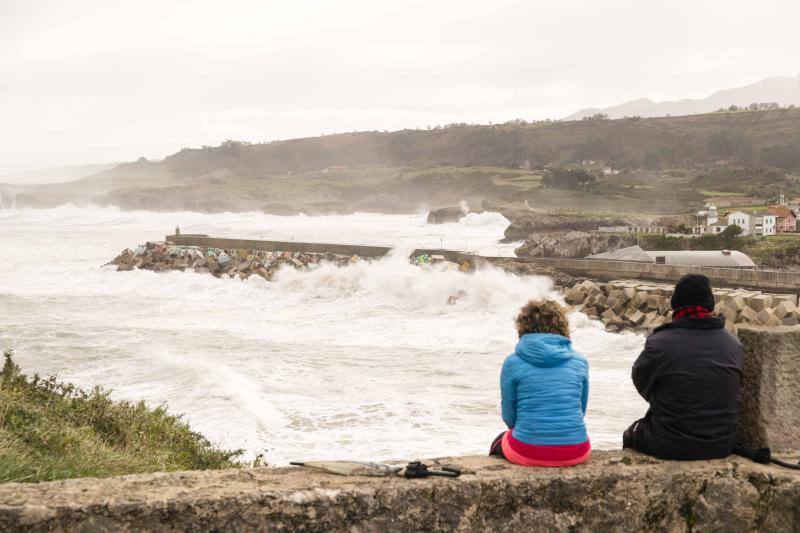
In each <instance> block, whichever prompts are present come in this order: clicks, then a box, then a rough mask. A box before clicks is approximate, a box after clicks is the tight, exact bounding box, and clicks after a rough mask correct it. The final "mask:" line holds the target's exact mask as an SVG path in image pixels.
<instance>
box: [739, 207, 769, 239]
mask: <svg viewBox="0 0 800 533" xmlns="http://www.w3.org/2000/svg"><path fill="white" fill-rule="evenodd" d="M733 224H736V225H737V226H739V227H740V228H742V235H745V236H747V235H755V236H758V237H760V236H763V235H775V234H776V233H777V226H778V217H777V215H771V214H769V213H766V212H763V211H760V212H755V213H745V212H744V211H733V212H731V213H728V225H733Z"/></svg>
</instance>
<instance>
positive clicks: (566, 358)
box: [500, 333, 589, 446]
mask: <svg viewBox="0 0 800 533" xmlns="http://www.w3.org/2000/svg"><path fill="white" fill-rule="evenodd" d="M500 391H501V393H502V409H503V422H505V423H506V425H507V426H508V427H509V428H513V430H514V438H516V439H517V440H520V441H522V442H525V443H527V444H538V445H544V446H552V445H569V444H581V443H583V442H586V441H587V440H588V436H587V434H586V425H585V424H584V422H583V415H584V414H586V403H587V402H588V400H589V363H587V362H586V359H584V357H583V356H581V355H580V354H579V353H578V352H576V351H575V350H573V349H572V342H570V340H569V339H567V338H566V337H562V336H561V335H553V334H550V333H529V334H527V335H523V336H522V337H520V339H519V342H518V343H517V347H516V349H515V350H514V353H513V354H511V355H509V356H508V358H506V360H505V363H503V371H502V372H501V373H500Z"/></svg>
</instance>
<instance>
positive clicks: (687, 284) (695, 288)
mask: <svg viewBox="0 0 800 533" xmlns="http://www.w3.org/2000/svg"><path fill="white" fill-rule="evenodd" d="M671 303H672V308H673V309H678V308H679V307H683V306H685V305H699V306H701V307H705V308H706V309H708V310H709V311H713V310H714V294H713V293H712V292H711V282H710V281H709V280H708V278H707V277H705V276H703V275H702V274H686V275H685V276H683V277H682V278H681V279H679V280H678V283H676V284H675V292H674V293H673V294H672V302H671Z"/></svg>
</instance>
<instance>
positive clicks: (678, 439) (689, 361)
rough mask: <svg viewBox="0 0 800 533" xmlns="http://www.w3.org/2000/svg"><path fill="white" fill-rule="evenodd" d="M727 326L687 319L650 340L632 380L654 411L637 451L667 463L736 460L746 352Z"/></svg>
mask: <svg viewBox="0 0 800 533" xmlns="http://www.w3.org/2000/svg"><path fill="white" fill-rule="evenodd" d="M724 326H725V322H724V320H723V319H722V318H720V317H709V318H682V319H678V320H675V321H673V322H671V323H668V324H665V325H664V326H661V327H660V328H657V329H656V330H655V331H654V332H653V334H652V335H651V336H650V337H649V338H648V339H647V342H646V344H645V347H644V351H643V352H642V353H641V355H639V358H638V359H637V360H636V362H635V363H634V365H633V372H632V377H633V383H634V385H636V390H638V391H639V394H641V395H642V397H643V398H644V399H645V400H647V402H648V403H649V404H650V409H649V410H648V411H647V415H646V416H645V418H644V419H642V420H641V421H639V423H638V424H637V425H636V428H635V430H634V431H633V434H632V435H631V439H632V441H631V442H630V446H631V447H633V448H634V449H636V450H638V451H641V452H643V453H647V454H649V455H653V456H656V457H660V458H662V459H713V458H719V457H726V456H728V455H730V453H731V449H732V448H733V445H734V442H735V440H736V425H737V418H738V412H739V385H740V384H741V380H742V367H743V365H744V349H743V348H742V345H741V343H740V342H739V340H738V339H737V338H736V337H735V336H734V335H732V334H731V333H729V332H728V331H726V330H725V328H724Z"/></svg>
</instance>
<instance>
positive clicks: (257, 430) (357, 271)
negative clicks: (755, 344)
mask: <svg viewBox="0 0 800 533" xmlns="http://www.w3.org/2000/svg"><path fill="white" fill-rule="evenodd" d="M480 216H481V217H482V218H483V222H481V223H479V224H473V223H471V222H466V219H467V218H468V217H469V215H468V217H465V219H462V221H461V222H459V223H457V224H443V225H440V226H436V225H428V224H426V223H425V219H424V216H421V215H419V216H417V215H414V216H398V215H374V214H356V215H349V216H333V217H277V216H270V215H263V214H260V213H225V214H217V215H206V214H201V213H191V212H181V213H150V212H144V211H134V212H125V211H120V210H118V209H115V208H88V209H83V208H78V207H75V206H69V205H67V206H62V207H60V208H57V209H49V210H33V209H18V210H0V250H2V257H3V261H2V263H3V269H2V273H0V348H7V347H12V348H15V350H16V352H17V357H18V359H19V361H20V363H21V365H22V367H23V369H24V370H25V371H26V372H40V373H45V374H46V373H56V374H58V375H59V376H60V377H62V378H64V379H68V380H72V381H74V382H76V383H78V384H80V385H83V386H92V385H95V384H101V385H105V386H107V387H110V388H112V389H113V390H114V392H113V394H114V396H115V397H118V398H126V399H144V400H146V401H147V402H149V403H152V404H159V403H162V402H166V403H167V404H168V406H169V408H170V410H171V411H173V412H179V413H185V414H186V415H187V418H188V420H189V421H190V422H191V424H192V425H193V426H194V427H195V428H196V429H198V430H199V431H201V432H203V433H205V434H206V435H208V436H209V437H210V438H211V439H212V440H214V441H217V442H220V443H222V444H224V445H225V446H228V447H244V448H245V449H247V450H248V453H249V454H250V455H252V454H253V453H256V452H259V451H265V452H266V455H267V459H268V460H270V461H272V462H275V463H283V462H286V461H288V460H291V459H298V460H302V459H309V458H315V457H316V458H320V457H322V458H344V457H351V458H363V459H387V458H397V459H404V458H415V457H425V456H435V455H443V454H451V453H484V452H485V451H486V447H487V443H488V442H489V441H490V440H491V438H492V437H494V436H495V434H496V433H497V432H499V431H500V430H501V429H502V423H501V422H500V419H499V413H498V407H499V391H498V375H499V368H500V365H501V363H502V360H503V358H504V357H505V356H506V355H507V354H508V353H509V352H510V351H511V350H512V349H513V345H514V340H515V335H514V328H513V317H514V314H515V313H516V311H517V310H518V308H519V306H520V305H522V303H524V302H525V301H526V300H527V299H529V298H532V297H536V296H554V297H555V296H556V295H554V294H553V293H552V284H551V282H550V280H549V279H547V278H535V277H525V278H520V277H517V276H512V275H509V274H507V273H505V272H502V271H499V270H485V271H479V272H477V273H475V274H463V273H460V272H456V271H452V270H447V269H445V268H443V267H438V266H434V267H430V268H422V269H421V268H418V267H414V266H411V265H409V264H408V262H407V261H406V259H405V258H404V257H403V256H402V254H399V253H397V254H394V255H392V256H390V257H387V258H385V259H383V260H381V261H378V262H374V263H365V262H360V263H356V264H352V265H350V266H347V267H343V268H338V267H335V266H333V265H322V266H321V267H320V268H318V269H316V270H314V271H312V272H306V273H301V272H297V271H294V270H285V271H282V272H281V273H280V275H279V276H278V277H277V280H276V281H275V282H273V283H269V282H265V281H264V280H262V279H260V278H256V277H253V278H251V279H249V280H247V281H246V282H239V281H235V280H222V279H216V278H213V277H211V276H207V275H197V274H188V273H186V274H184V273H179V272H170V273H166V274H155V273H152V272H147V271H134V272H124V273H118V272H116V271H114V270H113V269H108V268H106V269H103V268H100V265H102V264H103V263H105V262H107V261H108V260H110V259H111V258H113V257H114V256H115V255H116V254H117V253H119V251H120V250H121V249H122V248H125V247H130V246H133V245H136V244H139V243H141V242H144V241H146V240H158V239H161V238H163V235H164V234H166V233H171V231H172V229H174V227H175V225H176V224H178V225H180V226H181V229H182V231H184V232H185V233H208V234H211V235H214V236H231V237H248V238H272V239H280V240H291V239H292V238H294V239H295V240H297V241H307V240H313V241H327V242H357V243H361V242H364V243H367V244H397V245H398V246H401V247H405V248H408V249H410V248H413V247H416V246H419V247H435V246H438V245H439V241H440V240H441V241H442V242H443V243H444V245H445V247H452V248H458V247H459V246H457V245H458V244H459V243H460V242H464V243H465V245H466V246H461V248H464V247H467V248H469V249H478V250H485V251H488V252H490V253H497V250H498V249H499V250H500V251H501V252H503V253H509V252H510V250H512V249H513V245H503V246H498V245H497V244H496V242H497V240H498V239H500V238H501V237H502V234H503V230H504V229H505V227H506V225H507V224H508V221H506V220H505V219H504V218H502V216H500V215H497V216H495V215H494V214H486V213H484V214H482V215H480ZM448 244H449V245H450V246H448ZM459 291H464V293H465V295H464V296H463V297H462V298H460V299H459V300H458V301H457V302H456V304H455V305H447V299H448V298H449V297H450V296H452V295H454V294H458V293H459ZM571 324H572V328H573V339H574V341H575V344H576V346H577V348H578V349H579V350H581V351H582V352H584V353H585V354H586V355H587V357H588V359H589V362H590V366H591V389H592V394H591V400H590V404H589V412H588V417H587V419H588V424H589V429H590V434H591V437H592V440H593V444H594V445H595V446H596V447H610V446H618V445H619V435H620V433H621V431H622V430H623V429H624V428H625V426H626V424H627V423H629V422H630V421H631V419H632V418H633V417H635V416H638V415H641V413H642V412H643V407H644V404H643V403H642V402H641V400H640V399H639V398H638V397H637V395H636V393H635V391H634V390H633V387H632V386H631V384H630V382H629V373H630V371H629V369H630V365H631V363H632V361H633V358H634V357H635V355H636V354H637V352H638V350H639V349H641V345H642V339H641V337H638V336H635V335H611V334H608V333H606V332H605V331H604V330H603V329H602V328H601V327H600V326H599V325H598V324H597V323H596V322H592V321H589V320H588V319H586V318H585V317H584V316H583V315H580V314H575V315H573V316H571Z"/></svg>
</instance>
